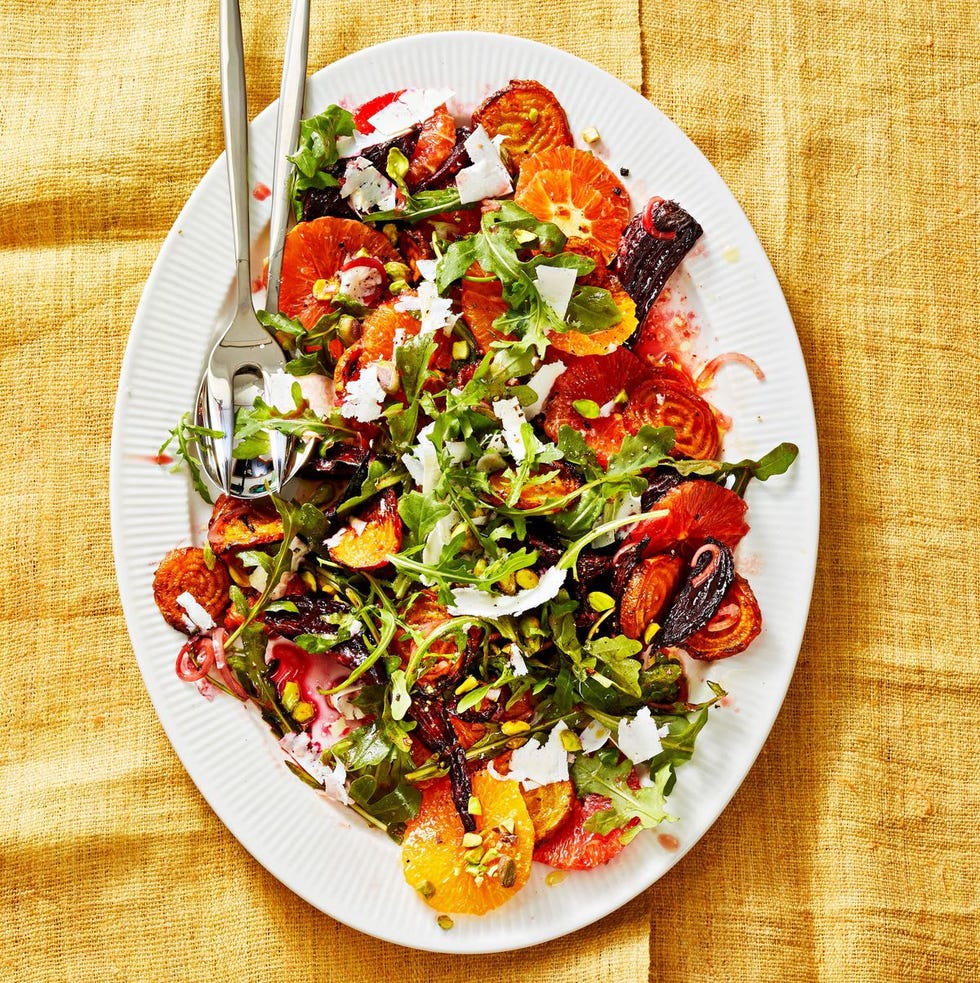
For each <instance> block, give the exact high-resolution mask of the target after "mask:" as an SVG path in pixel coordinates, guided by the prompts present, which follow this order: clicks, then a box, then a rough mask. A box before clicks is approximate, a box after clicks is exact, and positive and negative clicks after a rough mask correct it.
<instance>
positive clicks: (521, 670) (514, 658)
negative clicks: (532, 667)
mask: <svg viewBox="0 0 980 983" xmlns="http://www.w3.org/2000/svg"><path fill="white" fill-rule="evenodd" d="M508 653H509V655H508V661H509V662H510V667H511V669H513V670H514V675H515V676H526V675H527V663H526V662H525V661H524V653H523V652H522V651H521V649H520V646H519V645H518V644H517V642H511V643H510V649H509V650H508Z"/></svg>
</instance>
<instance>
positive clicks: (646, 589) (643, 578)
mask: <svg viewBox="0 0 980 983" xmlns="http://www.w3.org/2000/svg"><path fill="white" fill-rule="evenodd" d="M683 572H684V561H683V560H682V559H681V558H680V557H679V556H677V555H675V554H673V553H661V554H660V555H658V556H651V557H650V559H649V560H644V561H643V562H642V563H640V565H639V566H638V567H637V568H636V569H635V570H634V571H633V573H632V574H631V575H630V578H629V580H628V581H627V582H626V589H625V590H624V591H623V596H622V598H621V599H620V602H619V624H620V627H621V628H622V630H623V634H624V635H626V636H627V638H642V637H643V634H644V632H645V631H646V630H647V628H648V626H649V625H651V624H653V623H655V622H657V620H658V619H659V618H660V616H661V615H662V614H663V612H664V611H665V610H666V608H667V605H668V604H669V603H670V600H671V598H672V597H673V596H674V594H675V593H676V592H677V588H678V587H679V586H680V582H681V576H682V575H683Z"/></svg>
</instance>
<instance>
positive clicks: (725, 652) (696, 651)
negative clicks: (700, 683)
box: [684, 573, 762, 661]
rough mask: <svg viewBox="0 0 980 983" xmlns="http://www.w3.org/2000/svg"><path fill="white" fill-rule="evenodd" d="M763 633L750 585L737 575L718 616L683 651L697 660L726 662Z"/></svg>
mask: <svg viewBox="0 0 980 983" xmlns="http://www.w3.org/2000/svg"><path fill="white" fill-rule="evenodd" d="M760 631H762V612H761V611H760V610H759V602H758V601H757V600H756V599H755V594H754V593H753V592H752V588H751V587H750V586H749V582H748V581H747V580H746V579H745V578H744V577H743V576H742V575H741V574H739V573H736V574H735V580H734V582H733V583H732V586H731V587H729V588H728V591H727V592H726V594H725V597H724V598H723V599H722V602H721V605H720V606H719V608H718V610H717V612H716V613H715V616H714V617H713V618H712V619H711V620H710V621H709V622H708V623H707V624H706V625H705V626H704V627H703V628H702V629H701V630H700V631H696V632H695V633H694V634H693V635H689V636H688V637H687V640H686V641H685V642H684V648H686V649H687V650H688V652H690V653H691V655H693V656H694V658H695V659H704V660H707V661H713V660H714V659H727V658H728V656H730V655H738V653H739V652H744V651H745V650H746V649H747V648H748V647H749V645H751V644H752V642H753V641H754V640H755V638H756V636H757V635H758V634H759V632H760Z"/></svg>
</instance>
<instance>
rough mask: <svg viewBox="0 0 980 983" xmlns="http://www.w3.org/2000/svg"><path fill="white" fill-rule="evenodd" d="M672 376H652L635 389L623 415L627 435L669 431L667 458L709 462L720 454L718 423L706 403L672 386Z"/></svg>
mask: <svg viewBox="0 0 980 983" xmlns="http://www.w3.org/2000/svg"><path fill="white" fill-rule="evenodd" d="M675 378H676V374H674V373H671V374H670V375H669V376H668V375H666V374H659V373H658V374H656V375H655V376H654V377H653V378H652V379H650V380H648V381H647V382H645V383H643V385H641V386H640V387H638V388H637V390H636V392H635V393H634V394H633V398H632V399H630V401H629V404H628V405H627V406H626V409H625V410H624V412H623V422H624V423H625V425H626V429H627V430H629V432H630V433H636V432H637V431H638V430H639V429H640V427H642V426H644V425H648V426H651V427H672V428H673V430H674V433H675V435H676V441H675V443H674V446H673V449H672V450H671V454H672V455H673V456H674V457H690V458H695V459H697V460H699V461H710V460H714V459H715V458H717V457H718V454H719V452H720V451H721V436H720V434H719V432H718V421H717V420H716V419H715V415H714V413H713V412H712V409H711V407H710V406H709V405H708V403H707V402H706V401H705V400H704V399H703V398H702V397H701V396H699V395H698V394H697V393H696V392H694V391H693V390H691V389H687V388H685V387H684V386H681V385H678V384H676V383H675V382H674V379H675Z"/></svg>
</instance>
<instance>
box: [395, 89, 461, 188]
mask: <svg viewBox="0 0 980 983" xmlns="http://www.w3.org/2000/svg"><path fill="white" fill-rule="evenodd" d="M455 146H456V120H454V119H453V116H452V113H450V112H449V110H448V109H447V108H446V105H445V103H443V105H441V106H440V107H439V108H438V109H437V110H436V111H435V112H434V113H433V114H432V115H431V116H430V117H429V118H428V119H427V120H426V121H425V122H424V123H423V124H422V129H421V130H420V131H419V139H418V142H417V143H416V144H415V149H414V150H413V151H412V159H411V162H410V163H409V167H408V174H406V175H405V183H406V184H407V185H408V186H409V188H413V189H414V188H415V186H416V185H417V184H418V183H419V182H420V181H424V180H425V179H426V178H427V177H429V176H430V175H432V174H435V172H436V171H437V170H439V168H440V167H441V166H442V165H443V164H444V163H445V161H446V158H447V157H448V156H449V154H450V152H451V151H452V149H453V147H455Z"/></svg>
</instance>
